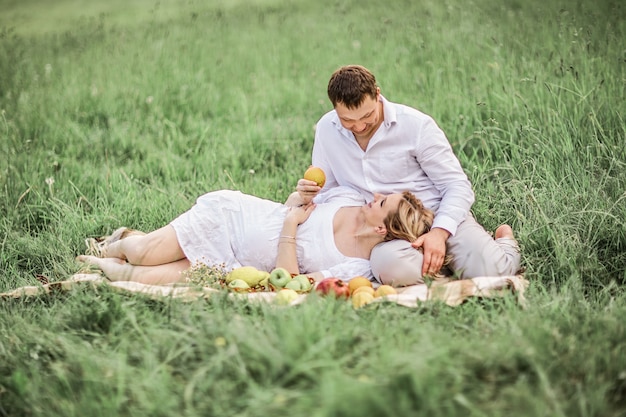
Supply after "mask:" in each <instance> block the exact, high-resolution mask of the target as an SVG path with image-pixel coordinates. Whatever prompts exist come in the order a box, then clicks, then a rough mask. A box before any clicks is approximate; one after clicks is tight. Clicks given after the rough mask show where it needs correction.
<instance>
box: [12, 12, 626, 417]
mask: <svg viewBox="0 0 626 417" xmlns="http://www.w3.org/2000/svg"><path fill="white" fill-rule="evenodd" d="M625 39H626V5H624V3H623V2H621V1H617V0H597V1H593V2H592V1H580V0H579V1H565V0H525V1H516V0H511V1H499V0H473V1H452V0H443V1H442V0H419V1H415V0H406V1H402V0H391V1H388V2H383V1H372V0H361V1H357V0H316V1H310V0H247V1H244V0H239V1H237V0H212V1H208V2H207V1H199V0H160V1H152V0H134V1H122V0H110V1H108V2H96V1H87V0H55V1H43V0H0V112H1V114H0V213H1V215H0V291H6V290H10V289H12V288H15V287H18V286H22V285H36V283H37V279H36V277H37V276H38V275H43V276H46V277H48V278H49V279H50V280H61V279H66V278H67V277H69V276H70V275H72V274H74V273H76V272H77V271H79V270H80V268H81V266H80V265H79V264H77V263H76V262H75V261H74V258H75V256H76V255H78V254H80V253H83V251H84V243H83V240H84V238H85V237H90V236H100V235H103V234H107V233H109V232H111V231H112V230H113V229H114V228H116V227H118V226H120V225H126V226H130V227H134V228H138V229H143V230H152V229H154V228H157V227H160V226H161V225H163V224H165V223H166V222H168V221H169V220H171V219H172V218H174V217H175V216H176V215H178V214H179V213H181V212H183V211H185V210H186V209H188V208H189V207H190V206H191V205H192V204H193V202H194V201H195V198H196V197H197V196H198V195H200V194H202V193H205V192H207V191H211V190H216V189H222V188H229V189H238V190H241V191H243V192H246V193H252V194H256V195H259V196H261V197H265V198H269V199H279V200H281V199H284V198H286V197H287V195H288V194H289V192H291V191H292V190H293V189H294V187H295V183H296V181H297V179H298V178H300V176H301V174H302V172H303V171H304V169H305V168H306V167H307V166H308V164H309V160H310V151H311V147H312V142H313V133H314V130H313V129H314V124H315V122H316V121H317V120H318V118H319V117H320V116H321V115H322V114H323V113H324V112H326V111H328V110H329V109H330V108H331V105H330V103H329V101H328V99H327V97H326V92H325V91H326V83H327V81H328V77H329V76H330V74H331V72H332V71H333V70H334V69H336V68H337V67H338V66H340V65H343V64H349V63H359V64H362V65H364V66H366V67H368V68H370V69H371V70H372V71H373V72H374V73H375V74H376V76H377V78H378V81H379V84H380V87H381V89H382V93H383V94H384V95H385V96H386V97H387V98H388V99H390V100H392V101H396V102H401V103H405V104H409V105H411V106H414V107H417V108H419V109H421V110H422V111H424V112H426V113H428V114H430V115H432V116H433V117H434V118H435V119H436V120H437V121H438V122H439V124H440V126H441V127H442V128H443V130H444V131H445V132H446V133H447V135H448V137H449V139H450V142H451V143H452V146H453V148H454V150H455V152H456V154H457V155H458V157H459V159H460V160H461V163H462V165H463V166H464V168H465V170H466V172H467V174H468V176H469V178H470V179H471V181H472V183H473V185H474V188H475V192H476V195H477V201H476V203H475V205H474V207H473V211H474V214H475V215H476V217H477V218H478V220H479V221H480V222H481V223H482V224H484V225H485V227H486V228H487V229H489V230H494V229H495V228H496V227H497V226H498V225H499V224H501V223H503V222H508V223H509V224H511V225H512V226H513V228H514V230H515V231H516V234H517V237H518V239H519V242H520V245H521V248H522V252H523V264H524V267H525V268H526V272H525V276H526V278H527V279H528V280H529V281H530V282H531V287H530V289H529V291H528V293H527V298H528V302H529V307H528V309H526V310H523V309H521V308H520V307H519V306H518V305H516V304H515V302H514V300H512V299H502V300H495V301H489V302H487V301H472V302H469V303H466V304H464V305H462V306H459V307H456V308H450V307H447V306H445V305H440V304H437V303H425V304H424V305H423V306H422V307H420V308H418V309H406V308H403V307H398V306H382V307H379V308H365V309H361V310H358V311H355V310H353V309H352V307H351V306H349V305H348V304H345V303H341V302H336V301H334V300H327V299H316V298H312V299H311V301H310V302H308V303H305V304H304V305H301V306H299V307H297V308H288V309H284V308H283V309H281V308H274V307H271V306H265V305H252V304H246V303H242V302H233V301H232V300H229V299H228V298H226V297H214V298H213V299H211V300H208V301H199V302H194V303H182V302H177V301H173V300H166V301H163V302H157V301H151V300H148V299H144V298H142V297H140V296H128V295H122V294H118V293H115V292H113V291H109V290H107V289H104V288H103V289H98V290H92V289H82V290H81V289H78V290H76V291H74V292H72V293H70V294H66V295H55V296H45V297H44V296H42V297H37V298H35V299H30V300H3V301H1V302H0V416H60V415H62V416H143V415H146V416H172V415H181V416H211V415H215V416H268V415H273V416H382V415H390V416H391V415H393V416H406V415H430V416H455V415H459V416H505V415H506V416H511V415H520V416H626V349H625V348H626V325H625V323H624V321H625V318H626V296H625V294H624V285H625V284H626V146H625V145H626V141H625V138H626V123H625V121H624V117H625V115H626V100H625V98H626V94H625V92H626V42H625Z"/></svg>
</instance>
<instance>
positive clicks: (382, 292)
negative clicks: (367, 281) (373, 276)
mask: <svg viewBox="0 0 626 417" xmlns="http://www.w3.org/2000/svg"><path fill="white" fill-rule="evenodd" d="M397 293H398V291H396V289H395V288H393V287H392V286H391V285H386V284H385V285H381V286H380V287H378V288H376V291H374V297H375V298H378V297H385V296H387V295H391V294H397Z"/></svg>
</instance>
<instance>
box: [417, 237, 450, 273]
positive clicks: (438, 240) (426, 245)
mask: <svg viewBox="0 0 626 417" xmlns="http://www.w3.org/2000/svg"><path fill="white" fill-rule="evenodd" d="M448 237H450V232H448V231H447V230H445V229H441V228H439V227H435V228H433V229H431V230H430V232H428V233H424V234H423V235H421V236H420V237H418V238H417V240H416V241H415V242H412V243H411V246H413V247H414V248H415V249H418V248H423V250H424V263H423V265H422V275H433V274H435V273H437V272H439V270H440V269H441V267H442V266H443V261H444V259H445V257H446V241H447V240H448Z"/></svg>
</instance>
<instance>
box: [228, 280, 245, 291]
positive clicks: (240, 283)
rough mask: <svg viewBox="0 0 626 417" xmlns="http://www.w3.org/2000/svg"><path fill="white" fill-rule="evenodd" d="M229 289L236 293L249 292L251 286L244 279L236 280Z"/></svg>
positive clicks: (230, 284) (229, 285)
mask: <svg viewBox="0 0 626 417" xmlns="http://www.w3.org/2000/svg"><path fill="white" fill-rule="evenodd" d="M228 288H230V289H231V290H235V291H247V290H249V289H250V286H249V285H248V283H247V282H246V281H244V280H243V279H234V280H232V281H231V282H230V283H229V284H228Z"/></svg>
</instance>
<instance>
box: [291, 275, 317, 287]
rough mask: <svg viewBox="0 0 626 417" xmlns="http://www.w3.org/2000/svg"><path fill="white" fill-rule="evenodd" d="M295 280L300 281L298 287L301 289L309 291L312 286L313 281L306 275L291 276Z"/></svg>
mask: <svg viewBox="0 0 626 417" xmlns="http://www.w3.org/2000/svg"><path fill="white" fill-rule="evenodd" d="M293 279H294V280H295V281H298V282H300V287H302V291H311V288H313V282H311V279H310V278H309V276H308V275H304V274H300V275H296V276H295V277H293Z"/></svg>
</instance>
